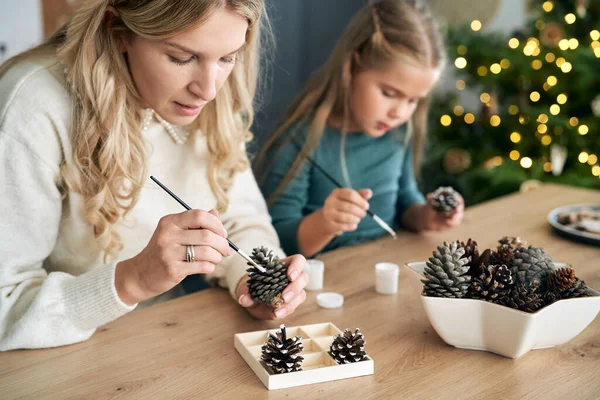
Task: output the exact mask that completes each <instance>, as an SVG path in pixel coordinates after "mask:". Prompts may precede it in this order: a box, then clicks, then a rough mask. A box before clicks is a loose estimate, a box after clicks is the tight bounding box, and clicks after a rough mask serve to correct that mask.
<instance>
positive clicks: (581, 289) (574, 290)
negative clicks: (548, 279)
mask: <svg viewBox="0 0 600 400" xmlns="http://www.w3.org/2000/svg"><path fill="white" fill-rule="evenodd" d="M590 295H591V294H590V293H589V292H588V287H587V285H586V284H585V282H584V281H582V280H581V279H579V278H576V281H575V283H573V285H572V286H571V287H570V288H568V289H567V290H564V291H562V292H560V298H561V299H572V298H576V297H588V296H590Z"/></svg>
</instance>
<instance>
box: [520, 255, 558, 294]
mask: <svg viewBox="0 0 600 400" xmlns="http://www.w3.org/2000/svg"><path fill="white" fill-rule="evenodd" d="M553 270H554V261H553V260H552V257H550V256H549V255H548V254H546V252H545V251H544V249H541V248H537V247H535V246H529V247H521V248H518V249H517V250H516V251H515V259H514V260H513V262H512V263H511V268H510V272H511V273H512V276H513V279H514V280H515V283H517V284H519V283H522V284H524V285H526V287H529V286H530V285H532V284H533V283H537V284H538V285H539V289H540V292H545V291H546V281H547V278H548V274H549V273H550V272H552V271H553Z"/></svg>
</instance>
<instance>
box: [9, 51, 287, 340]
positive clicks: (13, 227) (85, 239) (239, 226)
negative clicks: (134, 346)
mask: <svg viewBox="0 0 600 400" xmlns="http://www.w3.org/2000/svg"><path fill="white" fill-rule="evenodd" d="M70 120H71V100H70V98H69V95H68V92H67V91H66V90H65V83H64V75H63V73H62V70H61V68H59V65H58V64H57V63H56V60H55V59H47V60H42V59H40V60H38V61H37V62H28V63H24V64H21V65H19V66H16V67H13V68H12V69H11V70H9V71H8V73H7V74H5V75H4V76H3V77H2V78H0V190H1V191H2V194H1V195H0V350H10V349H17V348H42V347H54V346H61V345H66V344H70V343H76V342H79V341H83V340H86V339H88V338H89V337H90V336H91V335H92V334H93V333H94V331H95V329H96V328H98V327H99V326H101V325H103V324H106V323H107V322H109V321H112V320H114V319H116V318H118V317H120V316H122V315H124V314H125V313H127V312H129V311H131V310H133V309H134V308H135V306H133V307H129V306H127V305H125V304H124V303H123V302H121V300H120V299H119V297H118V295H117V292H116V290H115V283H114V271H115V265H116V262H114V263H111V264H104V263H103V262H102V255H101V245H100V243H98V241H97V240H95V238H94V236H93V231H92V227H91V226H90V225H89V224H88V223H87V222H86V221H85V220H84V219H83V218H82V204H83V202H82V198H81V196H80V195H78V194H76V193H72V192H69V193H67V194H66V196H65V197H64V198H61V193H60V192H59V189H58V187H57V182H59V166H60V165H61V163H62V162H63V160H65V158H70V157H71V154H72V145H71V143H70V137H69V126H70ZM144 137H145V139H146V140H147V142H148V143H149V145H150V148H151V149H152V152H151V155H150V157H149V160H148V163H149V164H148V165H149V172H150V174H152V175H155V176H156V177H157V178H158V179H160V180H161V181H162V182H164V183H165V184H166V185H167V186H169V187H170V188H171V189H172V190H173V191H174V192H175V193H177V194H178V195H179V196H180V197H181V198H183V199H184V200H185V201H186V202H187V203H188V204H189V205H190V206H191V207H193V208H198V209H203V210H210V209H212V208H214V207H216V203H217V201H216V198H215V196H214V195H213V193H212V191H211V189H210V186H209V183H208V178H207V160H208V158H209V157H210V154H209V153H208V151H207V145H206V140H205V138H204V137H202V136H196V137H190V138H188V141H187V142H186V143H185V145H177V144H175V143H174V142H173V140H172V139H171V137H170V136H169V135H168V134H167V132H166V131H165V130H164V128H163V127H162V126H161V125H160V124H159V123H157V122H156V121H153V122H152V124H151V125H150V126H149V128H148V130H147V131H145V132H144ZM229 199H230V204H229V208H228V210H227V212H226V213H225V214H223V215H221V220H222V221H223V224H224V226H225V229H227V232H228V234H229V238H230V239H231V240H232V241H233V242H234V243H236V244H237V245H238V246H240V248H242V249H244V250H245V251H246V252H250V251H251V250H252V249H253V248H254V247H257V246H259V245H265V246H268V247H270V248H271V249H274V250H276V251H277V252H278V253H280V254H281V255H283V254H282V252H281V250H279V241H278V238H277V234H276V233H275V231H274V229H273V227H272V226H271V223H270V217H269V214H268V211H267V208H266V205H265V202H264V199H263V197H262V195H261V193H260V191H259V189H258V187H257V185H256V182H255V179H254V176H253V175H252V171H251V170H250V169H248V170H246V171H245V172H243V173H239V174H238V175H237V176H236V177H235V181H234V184H233V186H232V188H231V189H230V190H229ZM182 211H184V210H183V208H182V207H181V205H179V204H178V203H177V202H176V201H175V200H173V199H172V198H171V197H170V196H169V195H168V194H166V193H165V192H164V191H163V190H162V189H160V188H159V187H158V186H157V185H156V184H155V183H153V182H152V181H150V180H149V181H148V182H147V183H146V185H145V186H144V188H143V189H142V192H141V196H140V198H139V201H138V202H137V204H136V206H135V208H134V209H133V211H132V212H131V214H129V216H128V217H127V219H126V220H125V221H123V222H121V223H119V225H118V232H119V234H120V235H121V238H122V240H123V243H124V246H125V247H124V249H123V250H122V251H121V252H120V253H119V261H120V260H124V259H128V258H131V257H133V256H135V255H136V254H138V253H139V252H140V251H141V250H142V249H143V248H144V247H145V246H146V245H147V244H148V241H149V240H150V237H151V235H152V233H153V232H154V230H155V228H156V226H157V223H158V220H159V219H160V218H161V217H162V216H164V215H167V214H173V213H180V212H182ZM232 254H233V255H232V256H230V257H228V258H227V259H225V260H224V261H223V262H222V264H221V265H219V266H218V267H217V270H216V271H215V273H214V277H215V278H218V280H219V283H220V285H221V286H223V287H228V288H229V290H230V292H231V293H232V295H234V290H235V287H236V285H237V283H238V282H239V280H240V278H242V276H243V275H244V274H245V269H246V265H245V263H244V261H243V259H242V258H241V257H239V256H238V255H236V254H235V253H232ZM180 293H181V289H180V288H179V287H176V288H175V289H174V290H172V291H171V292H170V293H167V294H166V295H164V296H162V297H163V298H170V297H173V296H174V295H178V294H180ZM154 300H156V299H154ZM143 304H144V303H142V305H143Z"/></svg>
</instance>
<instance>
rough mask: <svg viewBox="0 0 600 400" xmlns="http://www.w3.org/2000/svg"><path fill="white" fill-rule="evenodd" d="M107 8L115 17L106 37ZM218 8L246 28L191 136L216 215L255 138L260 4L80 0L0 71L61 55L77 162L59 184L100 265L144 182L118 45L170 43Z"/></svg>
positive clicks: (136, 104) (258, 0) (135, 108)
mask: <svg viewBox="0 0 600 400" xmlns="http://www.w3.org/2000/svg"><path fill="white" fill-rule="evenodd" d="M109 6H111V7H113V8H114V9H115V10H116V12H117V14H118V18H117V20H116V21H115V23H114V25H113V26H111V28H110V29H107V27H106V25H105V23H104V20H105V14H106V12H107V9H108V7H109ZM222 7H227V8H228V9H230V10H232V11H234V12H236V13H238V14H240V15H242V16H243V17H245V18H247V19H248V22H249V28H248V31H247V35H246V46H245V47H244V48H243V50H242V51H241V52H240V53H239V54H238V56H237V60H238V61H237V63H236V65H235V66H234V68H233V72H232V73H231V76H230V77H229V78H228V79H227V81H226V82H225V84H224V85H223V87H222V88H221V90H220V91H219V92H218V93H217V96H216V98H215V99H214V101H211V102H210V103H208V104H207V105H206V106H205V108H204V110H203V111H202V113H201V114H200V116H199V117H198V118H197V119H196V121H195V122H194V123H193V124H192V128H194V131H201V132H203V133H204V134H205V135H206V138H207V143H208V149H209V152H210V154H211V158H210V162H209V166H208V179H209V183H210V186H211V189H212V191H213V193H214V194H215V196H216V198H217V201H218V203H217V208H218V209H219V211H224V210H226V209H227V206H228V203H229V202H228V198H227V190H228V189H229V188H230V186H231V184H232V181H233V175H234V174H235V173H236V172H239V171H242V170H244V169H246V168H247V167H248V159H247V156H246V152H245V148H244V146H242V144H243V143H245V142H248V141H250V140H251V139H252V135H251V133H250V126H251V125H252V122H253V117H254V109H253V98H254V94H255V91H256V88H257V77H258V70H259V46H260V43H259V42H260V21H261V16H263V0H86V1H82V2H81V5H80V6H79V7H78V9H77V10H76V11H75V13H74V14H73V16H72V18H71V19H70V21H69V22H68V23H67V24H65V26H63V27H62V28H61V29H60V30H59V31H58V32H57V33H56V34H54V36H52V37H51V38H50V39H49V40H48V41H47V42H45V43H44V44H42V45H40V46H38V47H36V48H34V49H32V50H30V51H28V52H25V53H22V54H20V55H18V56H16V57H14V58H13V59H11V60H9V61H7V62H6V63H5V64H4V65H2V66H1V68H0V76H2V75H3V74H4V73H6V71H7V70H8V69H9V68H10V67H12V66H14V65H15V64H17V63H19V62H21V61H24V60H26V59H30V58H32V57H34V56H40V55H44V54H57V56H58V59H59V60H60V61H62V62H63V63H64V64H65V66H66V69H67V71H68V76H67V79H68V81H69V82H70V85H69V86H70V88H69V90H70V91H71V95H72V102H73V112H72V118H73V119H72V124H71V140H72V143H73V158H72V163H69V162H64V163H63V165H62V168H61V177H62V179H63V181H64V185H66V187H67V188H69V189H71V190H73V191H74V192H77V193H80V194H81V195H83V196H84V198H85V217H86V219H87V220H88V221H89V223H90V224H91V225H92V226H93V228H94V234H95V235H96V237H97V238H98V239H102V240H103V243H105V247H104V251H105V255H104V258H105V260H106V259H107V258H108V257H110V256H115V255H116V254H117V253H118V251H119V250H120V249H121V248H122V243H121V240H120V238H119V235H118V233H117V232H116V230H115V229H114V225H115V224H116V222H117V221H119V219H121V218H122V217H123V216H125V215H126V214H127V213H128V212H129V211H131V210H132V209H133V207H134V206H135V204H136V203H137V201H138V198H139V195H140V190H141V188H142V185H143V183H144V181H145V179H146V177H147V174H146V161H147V158H148V155H147V154H146V149H145V142H144V139H143V136H142V133H141V124H142V109H141V107H140V98H139V94H138V92H137V90H136V88H135V85H134V83H133V80H132V78H131V75H130V73H129V70H128V66H127V62H126V59H125V56H124V55H123V54H122V53H121V51H119V40H120V38H121V37H123V36H124V35H131V34H134V35H140V36H142V37H145V38H151V39H163V38H168V37H172V36H175V35H177V34H179V33H181V32H184V31H186V30H188V29H190V28H194V27H196V26H199V25H200V24H202V23H203V22H205V21H206V20H207V19H208V18H210V16H211V15H212V14H213V13H214V12H215V11H216V10H218V9H220V8H222ZM264 17H265V18H266V16H264ZM64 189H65V188H64V187H63V190H64Z"/></svg>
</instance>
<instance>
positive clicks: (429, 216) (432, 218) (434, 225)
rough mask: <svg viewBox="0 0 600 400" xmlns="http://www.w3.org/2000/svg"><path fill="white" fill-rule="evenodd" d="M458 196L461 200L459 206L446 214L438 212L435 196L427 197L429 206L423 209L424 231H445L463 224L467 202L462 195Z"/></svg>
mask: <svg viewBox="0 0 600 400" xmlns="http://www.w3.org/2000/svg"><path fill="white" fill-rule="evenodd" d="M457 196H458V198H459V202H458V206H457V207H456V208H455V209H454V210H452V211H449V212H447V213H445V212H440V211H436V210H435V208H433V203H432V200H433V194H432V193H429V194H428V195H427V204H426V205H425V206H424V207H423V208H422V209H421V210H422V221H423V228H424V230H428V231H443V230H446V229H449V228H452V227H454V226H457V225H459V224H460V223H461V221H462V219H463V217H464V213H465V201H464V199H463V198H462V196H461V195H460V194H458V193H457Z"/></svg>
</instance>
